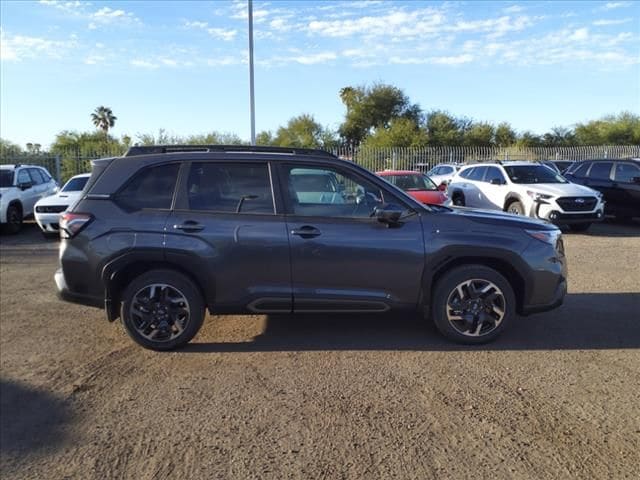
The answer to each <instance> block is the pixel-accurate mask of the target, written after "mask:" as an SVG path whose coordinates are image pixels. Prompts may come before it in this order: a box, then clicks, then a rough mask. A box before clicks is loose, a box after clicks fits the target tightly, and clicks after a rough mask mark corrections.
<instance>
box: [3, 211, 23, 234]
mask: <svg viewBox="0 0 640 480" xmlns="http://www.w3.org/2000/svg"><path fill="white" fill-rule="evenodd" d="M21 228H22V208H20V206H19V205H9V208H7V226H6V230H7V232H8V233H18V232H19V231H20V229H21Z"/></svg>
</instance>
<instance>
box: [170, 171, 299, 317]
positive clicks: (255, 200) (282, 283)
mask: <svg viewBox="0 0 640 480" xmlns="http://www.w3.org/2000/svg"><path fill="white" fill-rule="evenodd" d="M166 230H167V236H166V249H165V252H166V256H167V259H168V260H170V261H171V262H174V263H177V264H179V265H182V266H184V268H187V269H188V270H189V271H191V272H194V274H195V275H197V276H198V278H199V279H200V281H201V283H202V284H204V285H205V286H204V289H205V292H204V293H205V295H206V297H207V301H208V303H209V305H212V307H213V309H214V310H215V311H221V312H227V313H230V312H241V311H244V310H245V309H247V308H248V309H249V310H252V311H255V312H261V313H267V312H291V305H292V304H291V271H290V264H289V240H288V236H287V229H286V224H285V221H284V216H283V215H282V214H281V213H277V211H276V201H275V196H274V191H273V182H272V175H271V168H270V165H269V163H268V162H267V161H251V160H246V161H245V160H242V159H234V161H233V162H223V161H193V162H190V163H187V164H185V165H184V166H183V172H182V177H181V179H180V188H179V193H178V196H177V198H176V203H175V209H174V210H173V212H172V213H171V216H170V218H169V221H168V222H167V228H166Z"/></svg>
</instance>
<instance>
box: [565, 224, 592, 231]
mask: <svg viewBox="0 0 640 480" xmlns="http://www.w3.org/2000/svg"><path fill="white" fill-rule="evenodd" d="M590 226H591V223H575V224H573V225H569V230H571V231H572V232H586V231H587V230H589V227H590Z"/></svg>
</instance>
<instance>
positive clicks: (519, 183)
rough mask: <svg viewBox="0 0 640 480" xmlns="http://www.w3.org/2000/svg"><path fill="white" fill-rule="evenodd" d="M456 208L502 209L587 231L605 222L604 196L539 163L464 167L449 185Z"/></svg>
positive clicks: (487, 164)
mask: <svg viewBox="0 0 640 480" xmlns="http://www.w3.org/2000/svg"><path fill="white" fill-rule="evenodd" d="M449 195H450V196H451V200H452V202H453V204H454V205H458V206H467V207H476V208H485V209H491V210H502V211H505V212H509V213H512V214H515V215H527V216H530V217H533V218H539V219H543V220H547V221H549V222H551V223H554V224H557V225H569V228H571V230H574V231H585V230H587V229H588V228H589V226H590V225H591V224H592V223H593V222H597V221H600V220H602V217H603V213H604V202H603V200H602V194H601V193H600V192H597V191H596V190H592V189H591V188H588V187H584V186H582V185H576V184H574V183H570V182H568V181H567V180H566V179H565V178H564V177H562V175H559V174H557V173H555V172H554V171H552V170H551V169H550V168H549V167H546V166H544V165H541V164H539V163H530V162H505V163H502V162H500V163H483V164H476V165H470V166H467V167H464V168H462V169H461V170H460V171H459V172H458V173H457V174H456V176H455V177H454V178H453V180H452V181H451V184H450V185H449Z"/></svg>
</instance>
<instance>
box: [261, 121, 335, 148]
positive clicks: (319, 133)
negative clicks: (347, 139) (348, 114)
mask: <svg viewBox="0 0 640 480" xmlns="http://www.w3.org/2000/svg"><path fill="white" fill-rule="evenodd" d="M272 144H273V145H276V146H279V147H300V148H325V149H331V148H334V147H335V144H336V140H335V135H333V134H332V133H331V132H330V131H329V130H328V129H325V128H324V127H323V126H322V125H320V124H319V123H318V122H316V121H315V119H314V118H313V116H311V115H308V114H302V115H298V116H297V117H293V118H292V119H290V120H289V121H288V122H287V125H286V126H283V127H280V128H278V130H277V131H276V135H275V137H274V138H273V143H272Z"/></svg>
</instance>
